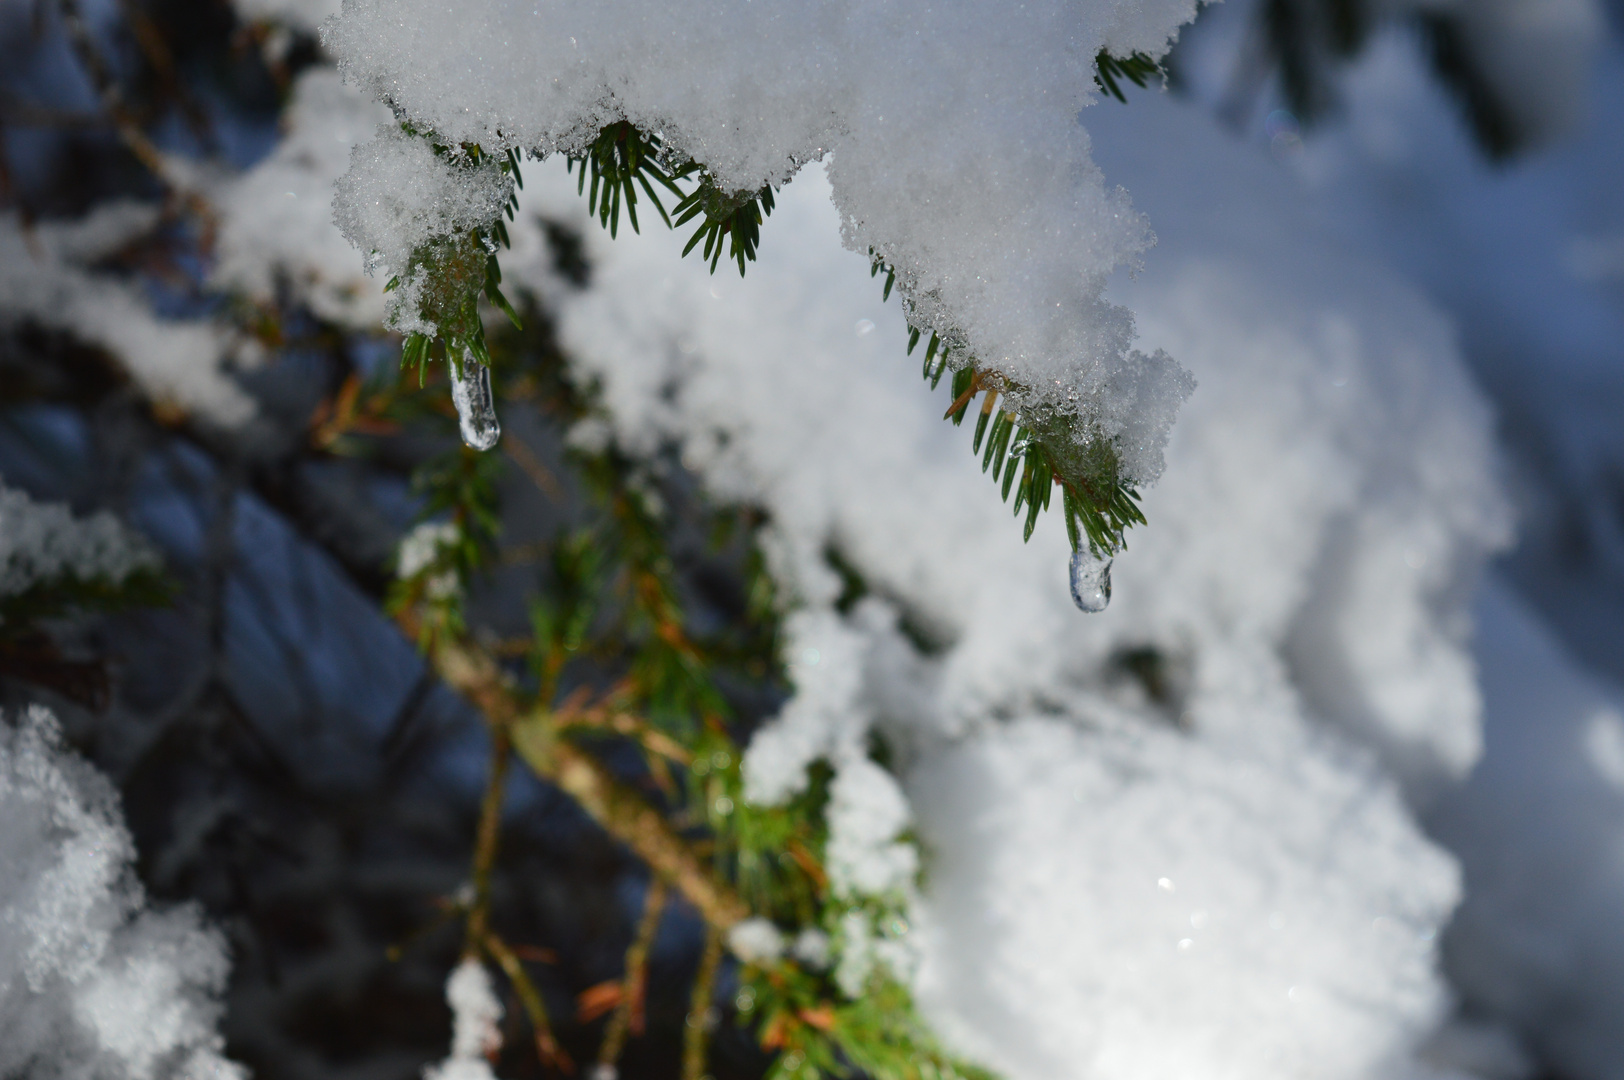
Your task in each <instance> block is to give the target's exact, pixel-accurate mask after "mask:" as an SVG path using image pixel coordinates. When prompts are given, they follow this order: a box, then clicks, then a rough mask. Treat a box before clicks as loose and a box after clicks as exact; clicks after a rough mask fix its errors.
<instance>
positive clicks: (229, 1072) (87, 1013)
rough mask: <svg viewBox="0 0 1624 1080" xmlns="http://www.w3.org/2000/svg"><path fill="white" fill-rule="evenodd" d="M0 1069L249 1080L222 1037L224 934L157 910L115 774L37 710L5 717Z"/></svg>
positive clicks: (159, 1079)
mask: <svg viewBox="0 0 1624 1080" xmlns="http://www.w3.org/2000/svg"><path fill="white" fill-rule="evenodd" d="M0 823H3V828H0V866H4V867H5V868H6V873H5V875H4V876H3V879H0V1075H4V1076H58V1075H59V1076H83V1077H86V1078H87V1080H166V1078H170V1077H175V1078H185V1080H245V1078H246V1076H247V1073H246V1071H245V1070H244V1069H242V1068H241V1066H238V1065H236V1064H234V1063H232V1062H230V1061H227V1060H226V1059H224V1058H223V1057H221V1056H220V1050H221V1046H222V1040H221V1038H220V1036H219V1035H218V1034H216V1032H215V1024H216V1022H217V1020H218V1018H219V1013H220V1006H219V1004H218V999H219V996H220V993H221V991H222V990H223V989H224V986H225V981H226V974H227V960H226V954H225V947H224V942H223V941H222V940H221V939H220V937H219V935H218V934H216V933H215V932H213V931H212V930H208V929H205V928H204V927H203V925H202V923H201V920H200V918H199V915H198V912H197V910H196V909H195V908H191V907H182V908H174V909H170V910H167V911H154V910H151V909H148V908H147V907H146V905H145V900H144V897H143V895H142V890H141V887H140V885H139V884H138V883H137V882H136V881H135V878H134V873H133V865H134V861H135V850H134V847H133V845H132V843H131V840H130V837H129V834H128V832H127V831H126V830H125V828H124V823H123V820H122V815H121V813H120V811H119V807H118V800H117V796H116V795H115V794H114V792H113V789H112V787H111V785H110V784H108V782H107V780H106V779H105V778H104V777H102V776H101V774H99V773H97V772H96V771H95V770H94V769H93V768H91V766H89V765H88V764H86V763H85V762H84V761H82V760H80V759H79V758H78V757H77V756H75V755H73V754H72V753H71V752H69V751H67V750H66V749H64V747H63V745H62V739H61V734H60V732H59V730H58V728H57V724H56V720H55V718H54V717H52V716H51V714H50V713H49V712H47V711H46V710H45V709H43V708H41V707H39V706H35V707H32V708H30V709H29V710H28V711H27V712H26V713H24V715H23V716H22V718H21V721H20V722H19V723H17V724H16V725H15V726H13V725H12V724H11V723H9V722H6V721H3V720H0Z"/></svg>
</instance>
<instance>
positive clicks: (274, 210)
mask: <svg viewBox="0 0 1624 1080" xmlns="http://www.w3.org/2000/svg"><path fill="white" fill-rule="evenodd" d="M317 21H318V22H319V19H318V20H317ZM388 119H389V110H387V109H385V108H384V107H383V106H381V105H378V104H377V103H375V102H371V101H368V100H367V99H366V98H364V97H362V96H361V95H360V94H359V93H357V92H356V91H355V90H353V89H351V88H350V87H347V86H345V85H344V83H343V81H342V80H341V79H340V78H339V77H338V75H337V73H335V72H334V71H333V70H332V69H331V68H323V67H313V68H309V69H307V70H306V71H304V72H303V73H301V74H300V75H299V78H298V81H297V82H296V83H294V86H293V94H292V100H291V101H290V102H289V104H288V106H287V109H286V110H285V111H284V113H283V117H282V123H283V128H284V134H283V137H282V140H281V142H279V143H278V144H277V146H276V149H275V150H274V151H272V153H271V154H270V156H269V157H267V158H265V159H264V160H263V161H261V162H260V163H259V164H257V165H255V166H254V167H253V168H252V169H250V170H248V171H247V172H246V173H244V174H243V175H242V176H240V177H237V178H235V179H234V180H233V181H232V182H231V183H229V184H227V185H224V186H223V187H222V190H220V191H219V192H218V193H217V194H216V195H215V199H214V205H215V209H216V211H217V212H218V214H219V218H220V224H219V230H220V231H219V237H218V240H217V241H216V248H215V257H216V262H215V265H214V268H213V272H212V275H211V285H212V286H213V287H214V288H218V289H224V290H235V291H240V292H242V293H243V294H245V295H246V296H248V297H249V298H250V299H252V300H254V301H255V302H256V303H260V304H271V303H273V302H274V301H275V300H276V298H277V288H278V286H279V285H282V286H285V287H286V288H287V289H288V290H289V293H290V296H289V299H291V300H293V301H296V302H302V303H303V304H305V305H307V306H308V307H309V308H310V310H311V311H312V312H314V313H315V314H316V315H318V316H320V317H321V318H323V319H326V320H329V321H331V322H335V323H338V324H339V325H340V326H346V327H350V328H353V329H357V330H367V329H371V328H373V327H376V326H377V325H378V323H379V322H380V321H382V319H383V314H384V305H383V301H384V294H383V282H382V281H378V280H375V279H373V278H371V277H368V276H367V275H366V274H364V273H362V270H361V265H360V263H359V262H358V261H357V260H356V258H355V249H354V248H352V247H350V245H349V244H348V243H347V242H346V241H345V240H344V237H343V235H342V234H341V233H339V231H338V230H337V229H336V228H334V227H333V223H332V202H333V182H334V181H335V180H337V179H338V178H339V177H340V176H341V175H343V173H344V170H345V169H346V168H348V167H349V162H350V150H351V148H352V147H353V146H354V145H355V144H356V143H359V142H363V141H365V140H367V139H369V138H370V137H371V136H372V133H373V132H374V131H376V130H377V128H378V125H380V124H382V123H385V122H386V121H387V120H388Z"/></svg>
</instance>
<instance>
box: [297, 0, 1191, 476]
mask: <svg viewBox="0 0 1624 1080" xmlns="http://www.w3.org/2000/svg"><path fill="white" fill-rule="evenodd" d="M1195 9H1196V0H1154V2H1128V0H1092V2H1073V3H1053V2H1051V3H1041V4H1040V3H1034V4H1025V5H1020V6H1018V7H1016V8H1009V7H1008V6H1006V5H953V6H949V7H946V8H942V7H936V6H932V5H929V4H926V3H923V2H921V0H891V2H888V3H882V4H850V3H845V2H839V0H831V2H825V3H817V4H805V5H794V6H784V5H773V4H751V3H750V2H749V0H711V2H710V3H707V4H705V5H702V6H700V7H695V6H693V5H683V6H677V7H670V6H666V7H662V6H655V7H648V6H647V5H643V4H629V3H605V2H603V0H592V2H590V3H588V2H583V0H557V2H552V3H548V4H545V5H541V6H533V7H529V8H525V7H516V6H513V5H509V4H502V3H494V2H492V3H480V4H475V5H472V6H470V5H467V4H464V5H458V6H456V7H451V8H447V7H445V6H443V5H440V4H436V3H430V2H427V0H422V2H413V3H407V4H402V3H401V2H399V0H389V2H381V0H349V2H347V3H346V4H345V6H344V9H343V12H342V13H341V15H340V16H338V17H337V18H336V19H333V20H331V21H329V22H328V23H326V24H325V25H324V27H323V42H324V44H325V45H326V47H327V48H328V49H329V50H330V51H332V52H333V53H334V55H336V56H337V57H338V59H339V67H340V70H341V71H342V72H343V73H344V75H345V77H346V78H347V79H348V80H350V81H351V82H352V83H354V84H355V85H357V86H360V87H362V88H363V89H365V90H367V91H368V92H369V93H370V94H371V95H372V96H373V97H375V98H377V99H378V100H379V101H386V102H388V103H389V104H390V105H391V106H392V107H393V108H394V109H395V110H396V111H397V113H398V114H399V115H400V116H401V117H402V118H403V119H404V120H407V121H409V122H411V123H412V124H413V125H415V126H417V127H418V128H420V129H422V130H425V131H431V132H433V133H434V135H435V137H436V138H437V139H438V140H440V141H441V142H443V143H445V144H446V145H459V144H471V143H477V144H478V145H480V146H481V147H483V148H484V150H485V151H486V152H487V153H499V152H501V151H504V150H508V149H521V150H526V151H531V152H534V153H536V154H538V155H539V154H549V153H553V152H556V151H563V152H578V151H581V150H582V149H583V148H584V147H585V146H586V145H587V144H588V143H590V141H591V140H592V138H593V137H594V136H595V135H596V134H597V132H598V130H599V129H600V128H601V127H603V126H604V125H606V124H608V123H611V122H614V121H617V120H621V119H625V120H630V121H631V122H632V123H634V124H636V125H637V126H638V127H640V128H641V129H642V130H645V131H648V132H657V133H659V134H660V135H661V137H662V138H663V140H664V142H665V145H666V147H667V148H668V150H669V153H670V154H672V155H674V156H675V157H687V158H691V159H693V160H695V161H697V162H699V163H701V164H702V165H703V166H704V168H705V169H706V170H707V172H708V174H709V175H710V176H711V177H713V178H714V181H715V183H716V185H717V186H718V188H719V189H720V190H721V191H723V192H741V191H742V192H753V191H756V190H758V189H760V188H761V187H763V186H765V185H772V186H773V187H779V186H781V185H783V184H785V183H787V182H788V181H789V179H790V178H791V177H792V176H794V175H795V174H796V173H797V171H798V170H800V169H801V167H802V166H803V165H804V164H805V163H807V162H809V161H815V160H824V159H827V162H826V164H827V177H828V184H829V186H828V197H829V198H830V199H832V201H833V203H834V205H835V206H836V207H837V208H838V210H839V217H838V225H837V224H836V223H834V222H828V223H825V224H824V225H823V226H822V228H824V229H826V230H831V231H832V230H834V229H835V228H838V230H839V234H840V235H841V237H842V238H843V242H844V244H845V246H846V247H847V249H849V250H851V251H854V252H858V253H861V254H866V253H867V252H868V251H869V250H871V249H872V250H873V251H874V252H877V253H878V255H879V256H880V257H881V258H883V259H884V260H885V261H886V262H887V263H888V264H889V265H890V266H892V267H894V268H895V270H896V273H897V288H898V290H899V291H900V293H901V296H902V303H903V306H904V307H905V308H906V309H907V310H908V312H909V318H910V320H911V322H912V323H913V325H914V326H916V327H918V328H921V329H923V330H926V331H935V332H938V333H940V334H941V335H942V337H943V339H944V340H946V341H948V342H949V343H951V344H953V345H954V347H955V348H954V352H953V356H952V360H951V362H952V363H953V364H954V365H955V366H958V365H962V364H963V363H966V362H968V361H967V357H973V358H974V359H975V360H976V361H977V362H978V363H980V364H982V365H985V366H987V367H988V368H990V369H992V370H995V371H997V372H999V373H1001V374H1002V375H1003V376H1004V377H1005V379H1006V380H1007V384H1006V385H1005V388H1004V392H1005V400H1006V401H1007V402H1008V403H1009V404H1010V406H1011V407H1012V408H1015V409H1017V410H1020V411H1022V412H1023V414H1024V415H1025V416H1026V417H1027V418H1028V419H1037V420H1041V419H1042V418H1044V417H1046V416H1049V415H1053V414H1055V413H1057V412H1060V413H1066V414H1073V415H1076V416H1077V417H1079V418H1080V423H1079V424H1078V426H1077V432H1078V437H1079V439H1081V440H1084V441H1086V440H1091V439H1095V438H1106V439H1110V440H1112V442H1113V444H1114V445H1115V447H1116V449H1117V451H1118V454H1119V457H1120V469H1121V475H1122V477H1123V479H1124V480H1126V481H1128V482H1131V483H1136V484H1141V485H1143V484H1149V483H1151V482H1153V481H1154V480H1155V479H1156V478H1157V476H1159V475H1160V472H1161V468H1162V447H1163V444H1164V442H1165V440H1166V437H1167V431H1168V429H1169V427H1170V426H1171V424H1172V421H1173V417H1174V415H1175V413H1176V411H1177V409H1178V406H1179V404H1180V403H1181V402H1182V401H1183V400H1184V398H1186V397H1187V396H1188V395H1189V393H1190V390H1191V388H1192V383H1191V380H1190V378H1189V375H1188V373H1187V372H1185V371H1183V370H1182V369H1181V368H1179V366H1178V365H1177V363H1175V362H1174V361H1173V360H1172V359H1171V358H1170V357H1168V356H1166V355H1165V354H1160V353H1155V352H1150V353H1146V352H1142V351H1139V350H1137V349H1133V348H1131V345H1132V339H1133V318H1132V316H1131V314H1130V313H1129V312H1128V311H1127V310H1126V309H1125V308H1122V307H1117V306H1113V305H1111V304H1109V303H1107V302H1106V301H1105V300H1104V298H1103V295H1102V290H1103V287H1104V284H1105V280H1106V277H1107V275H1108V274H1109V273H1110V272H1111V271H1112V270H1113V269H1114V268H1116V267H1119V266H1129V265H1135V264H1136V263H1137V261H1138V260H1139V258H1140V257H1141V255H1142V254H1143V252H1144V251H1145V249H1146V247H1147V246H1148V245H1149V243H1150V242H1151V236H1150V233H1149V230H1148V228H1147V226H1146V223H1145V221H1144V219H1143V218H1142V217H1141V216H1140V215H1139V214H1138V213H1136V212H1135V211H1134V210H1133V208H1132V207H1131V205H1130V203H1129V200H1128V196H1127V193H1126V192H1125V191H1123V190H1122V189H1120V188H1114V189H1108V188H1107V187H1106V185H1105V183H1104V180H1103V178H1102V176H1101V174H1100V171H1099V170H1098V169H1097V168H1096V167H1095V165H1094V164H1093V162H1092V161H1091V159H1090V157H1089V136H1088V132H1087V131H1085V130H1084V129H1083V128H1082V127H1080V126H1078V125H1077V124H1076V123H1075V122H1074V118H1075V117H1076V115H1077V113H1078V111H1079V110H1080V109H1083V108H1085V107H1086V106H1088V105H1090V104H1092V103H1093V102H1094V101H1095V100H1096V96H1097V95H1096V92H1095V86H1094V82H1093V70H1092V69H1093V58H1094V56H1095V54H1096V53H1097V52H1098V51H1099V50H1100V49H1101V48H1102V47H1104V46H1107V45H1109V46H1111V47H1113V48H1118V49H1130V50H1131V49H1141V50H1143V51H1145V52H1148V53H1150V54H1152V55H1161V54H1163V53H1165V52H1166V50H1167V48H1168V47H1169V45H1170V43H1171V40H1172V38H1173V36H1174V35H1175V34H1176V33H1177V31H1178V28H1179V26H1180V25H1181V24H1182V23H1184V22H1186V21H1188V20H1189V19H1190V18H1191V17H1193V16H1194V14H1195ZM924 26H929V28H930V30H929V33H923V32H921V31H920V28H921V27H924ZM414 145H415V149H413V146H414ZM447 177H448V170H447V168H446V167H445V165H444V163H443V162H440V161H437V160H436V159H434V158H433V157H431V156H430V155H428V153H427V151H426V149H424V148H423V147H422V145H421V143H420V142H413V141H411V140H408V139H406V138H405V137H403V136H399V135H391V134H382V135H380V137H379V139H378V141H377V142H375V143H373V144H371V145H370V148H362V149H361V150H358V151H357V158H356V162H355V165H354V166H353V167H352V170H351V172H350V173H349V174H348V175H347V176H346V178H345V179H344V180H343V181H341V182H340V198H339V203H338V216H339V220H340V223H341V225H342V226H343V228H344V230H345V234H346V235H347V236H348V237H349V238H350V239H351V241H352V242H353V243H355V245H356V246H357V247H358V248H360V249H361V250H362V251H363V252H372V251H376V252H379V253H381V254H380V255H379V256H378V258H379V259H381V261H382V262H383V263H385V264H386V265H388V266H390V267H391V268H392V270H393V271H394V272H396V273H399V272H400V271H401V268H402V267H405V266H406V265H407V259H408V258H409V257H410V255H411V253H412V251H413V250H415V249H416V248H417V247H418V246H419V245H422V244H425V243H426V242H427V241H428V240H429V239H430V238H431V237H435V236H438V237H445V236H450V235H453V234H456V233H458V232H459V231H465V230H466V229H468V228H470V227H471V225H470V223H469V221H468V220H467V219H466V218H464V217H460V216H458V215H459V214H460V213H461V211H462V210H463V208H464V207H465V206H466V205H467V203H466V202H464V201H459V200H458V199H455V198H448V196H447V195H446V194H445V190H446V185H447V183H448V179H447ZM468 182H469V184H470V185H472V184H474V181H473V180H471V179H470V180H469V181H468ZM489 187H490V190H491V191H493V192H494V190H495V182H494V180H492V181H491V184H490V185H489ZM494 217H495V214H494V212H491V213H490V214H489V215H488V216H487V218H486V220H487V221H490V220H494ZM645 217H651V215H648V214H647V213H645ZM650 227H651V228H652V227H654V226H653V225H652V224H651V225H650ZM780 232H781V231H780V230H779V229H777V228H776V227H769V228H768V230H767V231H766V233H765V237H766V240H765V242H766V243H768V244H769V245H770V244H772V243H775V242H782V241H781V240H778V241H775V240H773V239H772V237H773V236H774V235H775V234H780ZM409 284H410V283H409V282H406V281H404V280H403V287H402V290H401V294H400V296H399V297H398V299H396V300H394V301H393V306H392V307H391V313H392V314H391V318H392V319H393V324H394V325H396V326H397V327H400V328H403V329H404V328H417V327H419V326H422V325H426V323H427V322H432V321H433V320H432V317H429V316H425V315H423V314H422V312H421V304H422V298H421V297H420V296H418V295H417V293H415V292H414V291H412V289H411V288H410V287H408V286H409Z"/></svg>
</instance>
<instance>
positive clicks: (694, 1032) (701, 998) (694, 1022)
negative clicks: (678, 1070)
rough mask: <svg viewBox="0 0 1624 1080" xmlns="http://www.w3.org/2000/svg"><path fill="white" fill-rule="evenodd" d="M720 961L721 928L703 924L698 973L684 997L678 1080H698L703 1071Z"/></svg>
mask: <svg viewBox="0 0 1624 1080" xmlns="http://www.w3.org/2000/svg"><path fill="white" fill-rule="evenodd" d="M721 963H722V932H721V931H720V930H718V929H716V927H714V926H707V927H706V928H705V951H704V952H702V953H700V954H699V973H698V974H697V975H695V976H694V992H693V996H692V997H691V998H690V999H689V1001H688V1024H687V1028H686V1030H684V1031H683V1034H682V1080H700V1078H701V1077H702V1076H704V1074H705V1052H706V1050H707V1048H708V1046H709V1043H710V1033H711V1028H712V1027H714V1026H715V1024H716V1012H715V1010H714V1009H713V1008H712V1006H711V999H712V998H713V997H714V996H715V993H716V969H717V968H719V967H720V966H721Z"/></svg>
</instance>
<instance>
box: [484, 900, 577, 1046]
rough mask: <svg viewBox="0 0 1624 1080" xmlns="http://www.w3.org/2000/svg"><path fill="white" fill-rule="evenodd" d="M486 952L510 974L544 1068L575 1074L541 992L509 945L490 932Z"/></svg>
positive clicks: (485, 946)
mask: <svg viewBox="0 0 1624 1080" xmlns="http://www.w3.org/2000/svg"><path fill="white" fill-rule="evenodd" d="M482 944H483V946H484V949H485V951H486V952H487V953H489V954H490V957H491V959H492V960H495V961H496V962H497V964H499V965H500V966H501V968H502V970H503V972H505V973H506V974H507V977H508V982H510V983H512V984H513V992H514V993H516V994H518V995H519V1004H520V1005H521V1006H523V1007H524V1011H525V1015H526V1016H528V1017H529V1018H530V1030H531V1031H532V1032H533V1033H534V1034H535V1037H536V1053H537V1055H539V1056H540V1058H541V1062H542V1064H543V1065H556V1066H558V1068H560V1069H561V1070H563V1071H564V1072H574V1071H575V1063H574V1062H573V1061H571V1060H570V1056H569V1055H568V1054H566V1053H565V1052H564V1048H563V1047H561V1046H559V1045H558V1040H557V1039H555V1038H554V1037H553V1028H552V1024H551V1023H549V1022H548V1019H547V1005H546V1003H545V1002H543V1001H542V998H541V992H540V991H539V990H537V989H536V984H535V983H534V982H532V981H531V980H530V976H529V974H528V973H526V972H525V970H524V965H523V964H521V963H519V957H518V955H517V954H516V953H515V952H514V951H513V950H512V949H510V948H509V947H508V945H507V943H506V942H504V941H503V940H502V939H501V938H499V937H497V936H496V935H495V934H494V933H492V932H490V931H489V930H487V931H485V937H484V940H483V942H482Z"/></svg>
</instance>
